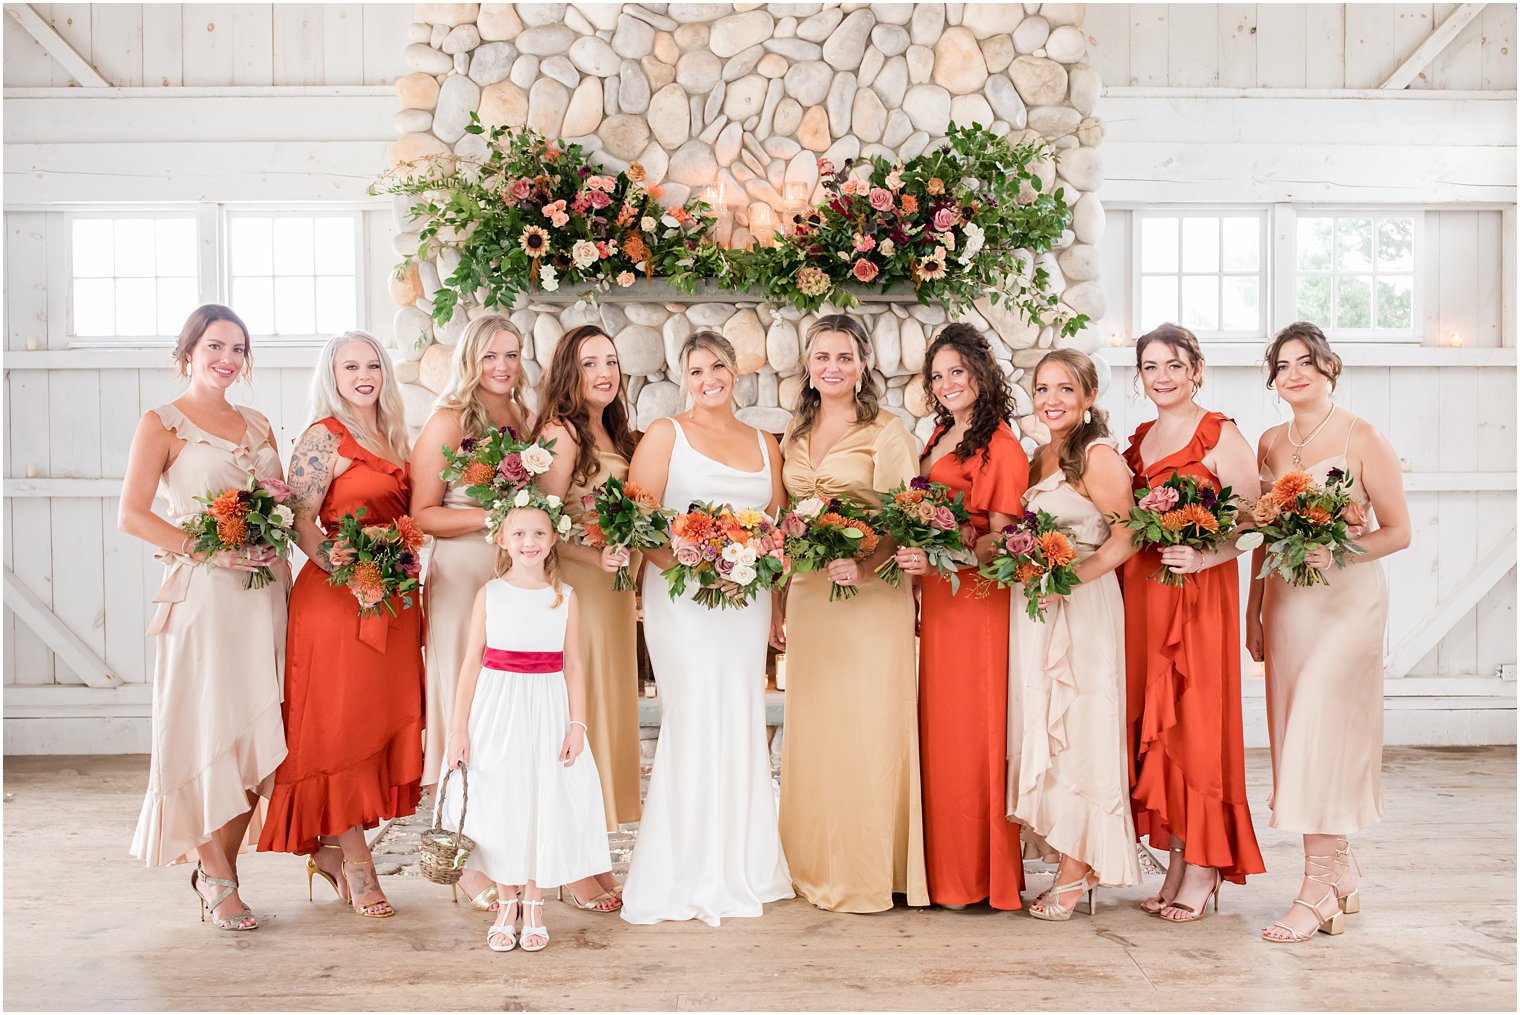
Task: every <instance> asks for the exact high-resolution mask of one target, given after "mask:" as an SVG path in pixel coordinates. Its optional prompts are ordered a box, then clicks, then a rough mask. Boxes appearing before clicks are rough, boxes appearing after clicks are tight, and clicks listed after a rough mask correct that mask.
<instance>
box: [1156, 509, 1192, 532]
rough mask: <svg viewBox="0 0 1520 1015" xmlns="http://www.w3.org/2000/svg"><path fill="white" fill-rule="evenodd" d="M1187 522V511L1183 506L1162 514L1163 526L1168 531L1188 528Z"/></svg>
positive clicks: (1179, 530)
mask: <svg viewBox="0 0 1520 1015" xmlns="http://www.w3.org/2000/svg"><path fill="white" fill-rule="evenodd" d="M1187 524H1188V516H1187V512H1186V511H1184V510H1182V509H1181V508H1176V509H1174V510H1171V511H1168V512H1166V514H1164V515H1162V516H1161V527H1162V528H1163V529H1165V530H1166V531H1168V532H1181V531H1182V530H1183V529H1185V528H1187Z"/></svg>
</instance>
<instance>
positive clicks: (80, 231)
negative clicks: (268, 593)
mask: <svg viewBox="0 0 1520 1015" xmlns="http://www.w3.org/2000/svg"><path fill="white" fill-rule="evenodd" d="M114 233H115V230H114V229H113V228H112V224H111V220H110V219H75V220H74V277H75V278H110V277H111V276H112V275H113V274H115V272H114V271H113V270H112V268H113V265H114V262H115V258H114V256H113V254H114V251H115V249H116V240H115V237H114ZM75 320H76V321H77V320H78V317H77V316H76V317H75ZM75 329H76V334H80V335H83V334H84V332H82V331H78V330H77V329H78V325H77V324H76V325H75Z"/></svg>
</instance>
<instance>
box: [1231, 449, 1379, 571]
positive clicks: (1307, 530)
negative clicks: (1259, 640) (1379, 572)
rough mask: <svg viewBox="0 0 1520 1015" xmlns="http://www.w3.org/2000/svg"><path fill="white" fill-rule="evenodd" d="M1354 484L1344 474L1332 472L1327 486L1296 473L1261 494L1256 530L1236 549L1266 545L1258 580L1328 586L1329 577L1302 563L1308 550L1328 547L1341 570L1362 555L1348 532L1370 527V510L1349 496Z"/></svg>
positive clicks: (1296, 470) (1256, 512)
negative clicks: (1277, 578) (1270, 578)
mask: <svg viewBox="0 0 1520 1015" xmlns="http://www.w3.org/2000/svg"><path fill="white" fill-rule="evenodd" d="M1355 483H1356V480H1355V479H1353V478H1352V476H1351V475H1350V473H1347V472H1344V471H1342V470H1341V469H1331V470H1330V472H1329V473H1328V474H1327V475H1326V476H1325V481H1324V482H1323V483H1316V482H1315V481H1314V479H1313V477H1311V476H1310V475H1309V474H1308V473H1307V472H1304V471H1302V470H1300V469H1294V470H1293V471H1292V472H1289V473H1287V474H1285V475H1284V476H1283V477H1282V478H1281V479H1279V480H1278V481H1277V482H1276V483H1275V484H1274V485H1273V487H1272V489H1271V490H1269V491H1268V492H1266V493H1265V494H1263V495H1262V497H1261V499H1260V500H1258V501H1257V502H1256V506H1255V507H1254V508H1253V510H1252V513H1253V515H1254V516H1255V519H1256V528H1255V529H1254V530H1253V531H1251V532H1247V533H1246V534H1245V535H1243V536H1241V537H1240V539H1239V540H1238V541H1237V542H1236V544H1235V545H1236V546H1238V547H1240V548H1241V549H1242V550H1254V549H1256V548H1257V547H1258V546H1261V545H1263V544H1265V545H1266V548H1267V552H1266V560H1265V561H1264V562H1263V563H1262V566H1261V573H1260V574H1258V575H1257V576H1256V577H1258V578H1265V577H1267V576H1268V575H1270V574H1276V575H1278V576H1280V577H1281V578H1282V580H1283V581H1285V582H1287V583H1288V584H1289V585H1293V586H1296V587H1298V588H1308V587H1310V586H1314V585H1328V584H1330V579H1329V578H1327V577H1325V572H1323V571H1321V570H1320V569H1319V568H1317V567H1310V566H1309V565H1308V564H1305V563H1304V557H1305V556H1307V555H1308V553H1309V551H1311V550H1315V549H1318V548H1320V547H1322V546H1323V547H1329V548H1330V553H1331V555H1332V556H1333V557H1334V558H1335V566H1336V567H1338V568H1341V567H1345V566H1346V564H1347V562H1348V561H1349V560H1350V558H1351V557H1352V556H1354V555H1356V554H1358V553H1362V552H1364V551H1363V550H1362V548H1361V547H1360V546H1358V545H1357V544H1355V543H1353V542H1352V541H1351V534H1350V531H1349V527H1350V526H1353V525H1364V524H1366V522H1367V513H1366V509H1364V508H1363V507H1362V504H1361V502H1360V501H1357V500H1356V499H1354V498H1353V497H1352V496H1351V488H1352V486H1354V485H1355Z"/></svg>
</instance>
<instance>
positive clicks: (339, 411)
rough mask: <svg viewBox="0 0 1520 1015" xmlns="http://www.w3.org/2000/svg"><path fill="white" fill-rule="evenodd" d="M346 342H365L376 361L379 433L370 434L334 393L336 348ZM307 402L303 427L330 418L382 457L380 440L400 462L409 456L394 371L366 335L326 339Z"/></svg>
mask: <svg viewBox="0 0 1520 1015" xmlns="http://www.w3.org/2000/svg"><path fill="white" fill-rule="evenodd" d="M347 342H367V343H368V344H369V347H370V348H371V349H373V350H374V351H375V358H376V359H378V360H379V361H380V399H379V401H378V402H376V403H375V421H376V424H377V425H378V426H379V428H380V432H379V433H371V432H370V431H369V429H368V428H367V427H366V426H365V425H364V423H362V422H361V421H360V420H359V417H358V415H357V414H356V413H355V412H354V407H353V406H352V405H350V404H349V403H348V402H347V401H346V400H345V399H344V398H343V396H342V395H340V394H339V393H338V379H337V376H336V375H335V373H334V364H335V361H336V360H337V357H338V349H339V347H341V346H342V345H344V344H345V343H347ZM308 403H309V405H310V407H311V418H310V419H308V420H307V422H306V425H307V426H310V425H311V424H313V423H315V422H317V421H318V420H322V419H326V418H327V417H328V416H331V417H333V418H334V419H336V420H337V421H338V422H339V423H342V424H343V425H344V426H345V427H347V428H348V432H349V433H351V434H353V435H354V440H356V441H358V442H359V443H360V444H362V445H364V447H366V448H368V449H369V450H370V451H373V452H374V453H375V454H377V455H379V454H383V452H382V449H381V440H382V439H384V440H387V441H389V442H390V445H391V447H393V448H395V449H396V451H398V452H399V453H400V454H401V459H402V461H406V460H407V459H409V458H411V457H412V443H411V440H410V439H409V438H408V437H407V434H406V410H405V407H404V406H403V405H402V403H401V388H400V387H399V386H398V385H397V383H396V371H395V368H394V367H392V366H391V357H390V354H388V353H387V352H386V351H385V349H384V348H383V347H382V346H381V345H380V341H379V340H378V339H377V338H375V336H374V335H371V334H370V333H369V332H367V331H345V332H344V333H343V334H341V335H334V336H333V337H332V338H329V339H328V340H327V344H326V345H324V346H323V347H322V354H321V355H320V356H319V357H317V366H316V369H315V370H314V372H313V373H312V378H311V394H310V395H309V396H308Z"/></svg>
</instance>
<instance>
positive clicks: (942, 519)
mask: <svg viewBox="0 0 1520 1015" xmlns="http://www.w3.org/2000/svg"><path fill="white" fill-rule="evenodd" d="M934 527H935V528H936V529H944V530H945V531H946V532H949V531H950V530H951V529H953V528H955V512H954V511H951V510H950V509H949V508H947V507H945V506H944V505H943V504H941V505H939V506H938V507H936V508H935V509H934Z"/></svg>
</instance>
